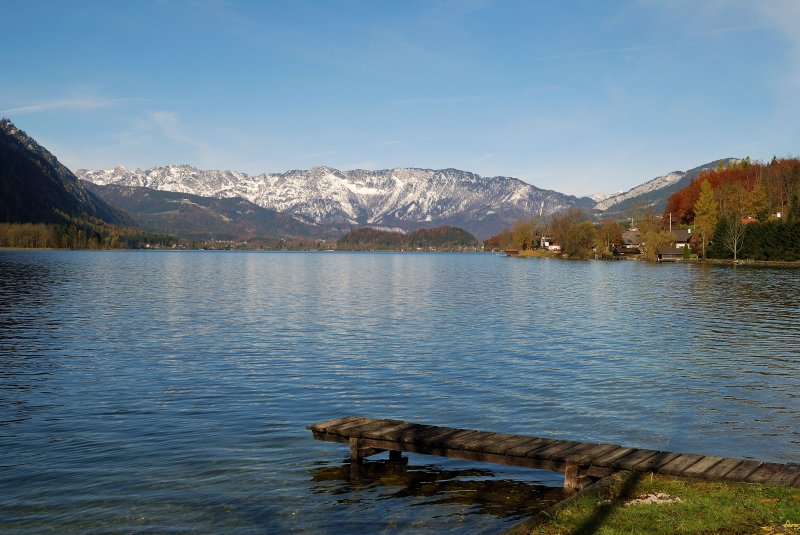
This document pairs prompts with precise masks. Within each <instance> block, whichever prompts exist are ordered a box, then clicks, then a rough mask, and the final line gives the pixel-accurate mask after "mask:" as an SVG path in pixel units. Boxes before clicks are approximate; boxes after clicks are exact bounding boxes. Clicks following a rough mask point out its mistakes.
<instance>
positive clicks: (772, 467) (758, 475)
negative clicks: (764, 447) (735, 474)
mask: <svg viewBox="0 0 800 535" xmlns="http://www.w3.org/2000/svg"><path fill="white" fill-rule="evenodd" d="M783 466H784V465H782V464H776V463H761V466H759V467H758V468H756V469H755V470H754V471H753V473H751V474H750V475H749V476H747V477H746V478H744V480H745V481H746V482H747V483H766V482H767V481H768V480H769V478H771V477H772V476H774V475H775V474H776V473H777V472H778V471H779V470H780V469H781V468H783Z"/></svg>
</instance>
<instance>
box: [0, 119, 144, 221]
mask: <svg viewBox="0 0 800 535" xmlns="http://www.w3.org/2000/svg"><path fill="white" fill-rule="evenodd" d="M0 222H7V223H56V224H58V223H81V222H105V223H109V224H112V225H126V224H128V223H129V222H130V221H129V219H128V218H127V216H126V215H125V214H123V213H122V212H120V211H119V210H117V209H115V208H113V207H111V206H109V205H108V204H107V203H105V202H103V201H102V200H100V199H98V198H97V197H96V196H95V195H94V194H92V193H90V192H89V191H87V190H86V188H84V187H83V185H82V184H81V183H80V182H79V181H78V179H77V178H76V177H75V175H73V174H72V172H71V171H70V170H69V169H67V168H66V167H64V166H63V165H62V164H61V163H60V162H59V161H58V159H57V158H56V157H55V156H53V155H52V154H51V153H50V152H49V151H48V150H47V149H45V148H44V147H42V146H41V145H39V144H38V143H36V141H34V140H33V139H32V138H31V137H29V136H28V135H27V134H26V133H25V132H23V131H22V130H20V129H18V128H17V127H16V126H14V124H13V123H11V121H9V120H8V119H3V120H0Z"/></svg>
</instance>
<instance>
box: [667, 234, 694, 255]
mask: <svg viewBox="0 0 800 535" xmlns="http://www.w3.org/2000/svg"><path fill="white" fill-rule="evenodd" d="M672 234H673V236H675V248H676V249H680V250H681V252H683V248H684V247H685V246H687V245H688V246H689V247H691V242H692V238H694V234H692V229H690V228H687V229H679V230H673V231H672Z"/></svg>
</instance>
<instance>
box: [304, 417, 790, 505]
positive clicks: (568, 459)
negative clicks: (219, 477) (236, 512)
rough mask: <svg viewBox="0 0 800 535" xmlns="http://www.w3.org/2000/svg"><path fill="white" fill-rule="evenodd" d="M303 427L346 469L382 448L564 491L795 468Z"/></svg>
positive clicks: (770, 479) (614, 449)
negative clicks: (628, 476)
mask: <svg viewBox="0 0 800 535" xmlns="http://www.w3.org/2000/svg"><path fill="white" fill-rule="evenodd" d="M308 429H309V430H311V432H312V433H313V435H314V438H315V439H317V440H327V441H331V442H342V443H345V444H349V446H350V458H351V462H352V463H353V465H354V466H357V465H358V464H361V463H362V462H363V461H364V458H365V457H369V456H370V455H375V454H377V453H381V452H385V451H388V452H389V458H390V459H393V460H398V459H400V458H401V452H403V451H406V452H410V453H422V454H426V455H438V456H441V457H452V458H456V459H466V460H470V461H480V462H487V463H494V464H504V465H513V466H523V467H527V468H538V469H543V470H551V471H555V472H564V488H565V489H567V490H575V489H577V488H581V487H583V486H584V485H586V484H588V483H589V482H591V481H593V480H594V478H600V477H605V476H608V475H610V474H612V473H613V472H616V471H619V470H628V471H633V472H654V473H659V474H667V475H674V476H681V477H695V478H702V479H712V480H727V481H738V482H746V483H761V484H766V485H784V486H794V487H800V464H797V463H788V464H777V463H769V462H762V461H755V460H744V459H728V458H723V457H715V456H712V455H695V454H688V453H675V452H669V451H657V450H649V449H641V448H629V447H625V446H620V445H617V444H595V443H590V442H575V441H571V440H557V439H553V438H541V437H532V436H526V435H510V434H506V433H492V432H488V431H477V430H473V429H455V428H452V427H440V426H435V425H423V424H416V423H410V422H404V421H401V420H375V419H371V418H362V417H358V416H346V417H344V418H336V419H334V420H329V421H327V422H322V423H318V424H313V425H309V426H308Z"/></svg>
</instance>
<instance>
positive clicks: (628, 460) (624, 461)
mask: <svg viewBox="0 0 800 535" xmlns="http://www.w3.org/2000/svg"><path fill="white" fill-rule="evenodd" d="M658 454H659V452H658V451H657V450H648V449H644V448H642V449H637V450H636V451H634V452H632V453H629V454H628V455H626V456H625V457H620V458H619V459H617V460H616V461H614V464H613V467H614V468H615V469H617V470H620V469H622V470H630V469H631V468H632V467H634V466H636V465H637V464H640V463H642V462H644V461H647V460H649V459H651V458H653V457H655V456H656V455H658Z"/></svg>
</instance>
